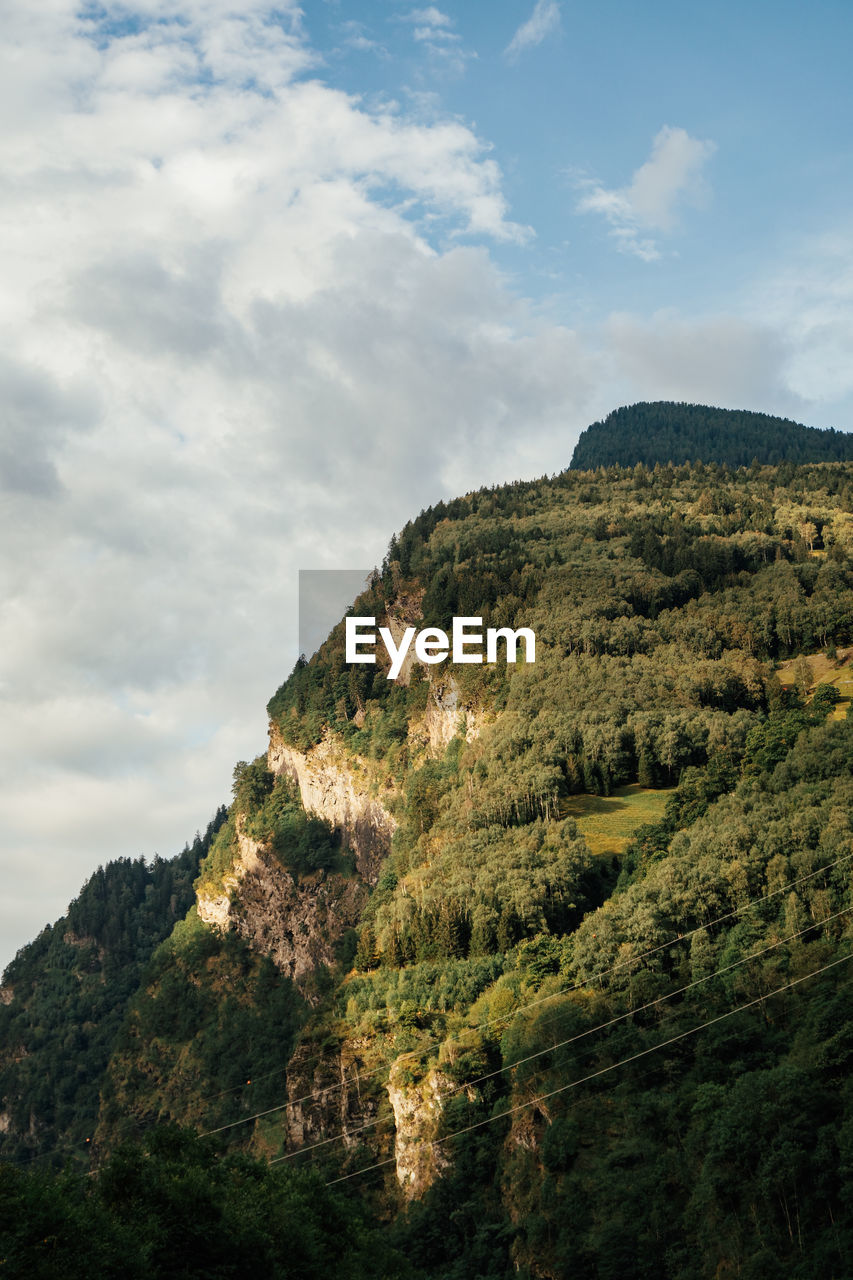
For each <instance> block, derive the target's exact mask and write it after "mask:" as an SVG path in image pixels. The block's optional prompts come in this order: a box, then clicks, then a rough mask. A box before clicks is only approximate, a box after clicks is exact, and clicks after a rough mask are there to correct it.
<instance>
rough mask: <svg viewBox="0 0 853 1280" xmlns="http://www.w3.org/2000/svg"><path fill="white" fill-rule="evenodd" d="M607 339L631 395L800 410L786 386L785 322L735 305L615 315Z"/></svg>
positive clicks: (787, 345) (615, 368) (790, 411)
mask: <svg viewBox="0 0 853 1280" xmlns="http://www.w3.org/2000/svg"><path fill="white" fill-rule="evenodd" d="M604 346H605V348H606V350H607V352H608V353H609V357H610V359H611V361H612V365H613V371H614V379H615V380H617V381H619V382H621V383H622V384H623V385H624V386H625V387H626V389H628V394H629V397H630V398H631V399H635V400H636V399H643V400H686V401H688V402H692V403H698V404H714V405H721V406H723V407H727V408H738V409H756V410H760V411H762V412H775V413H781V414H787V415H793V416H795V417H796V416H799V415H800V414H802V413H803V411H804V405H803V402H802V401H801V400H799V399H798V398H797V397H796V396H795V395H793V394H792V393H791V392H790V391H789V390H788V389H787V388H786V380H785V371H786V369H787V368H788V365H789V362H790V358H791V350H790V343H789V341H788V340H787V338H786V337H785V335H784V333H783V332H782V331H781V330H780V329H779V328H777V327H776V326H772V325H769V324H767V323H766V322H764V323H762V322H761V321H758V320H750V319H748V318H746V317H744V316H739V315H737V314H733V313H731V312H728V313H723V314H718V315H709V316H685V315H683V314H680V313H678V312H676V311H661V312H657V313H655V314H653V315H652V316H648V317H642V316H637V315H630V314H627V313H625V314H614V315H612V316H611V317H610V318H609V320H608V322H607V324H606V326H605V334H604Z"/></svg>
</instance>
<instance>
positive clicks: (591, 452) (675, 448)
mask: <svg viewBox="0 0 853 1280" xmlns="http://www.w3.org/2000/svg"><path fill="white" fill-rule="evenodd" d="M851 458H853V435H851V434H850V433H849V432H845V431H835V430H833V429H832V428H829V429H828V430H821V429H819V428H818V427H804V426H802V425H801V424H800V423H799V422H791V421H790V420H789V419H788V418H774V417H772V416H771V415H770V414H767V413H752V412H750V411H749V410H745V409H711V408H708V407H707V406H706V405H701V404H679V403H674V402H672V401H667V400H657V401H654V402H652V403H650V404H649V403H641V404H633V405H630V406H626V407H624V408H622V409H614V410H613V412H612V413H609V414H608V415H607V417H606V418H605V419H604V421H603V422H594V423H593V424H592V426H590V427H587V429H586V431H582V432H581V435H580V438H579V440H578V442H577V445H576V446H575V451H574V454H573V455H572V462H571V465H572V467H573V468H574V469H575V470H576V471H590V470H592V469H593V468H594V467H611V466H614V465H617V466H623V467H624V466H633V465H634V463H636V462H642V463H643V464H644V465H645V466H647V467H653V466H654V465H655V463H656V462H659V463H660V464H661V465H664V464H665V463H667V462H671V463H676V464H677V463H679V462H717V463H719V464H720V465H721V466H722V465H725V466H727V467H748V466H750V465H751V464H752V463H753V462H755V463H758V464H762V463H779V462H785V461H788V462H797V463H805V462H843V461H847V460H849V459H851Z"/></svg>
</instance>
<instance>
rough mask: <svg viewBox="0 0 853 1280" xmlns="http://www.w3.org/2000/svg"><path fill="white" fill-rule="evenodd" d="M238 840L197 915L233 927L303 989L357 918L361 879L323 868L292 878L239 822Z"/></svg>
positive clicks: (362, 893) (329, 960)
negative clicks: (218, 887)
mask: <svg viewBox="0 0 853 1280" xmlns="http://www.w3.org/2000/svg"><path fill="white" fill-rule="evenodd" d="M237 843H238V854H237V857H236V858H235V860H234V863H233V865H232V869H231V872H230V873H229V874H228V875H226V876H225V877H224V880H223V892H222V893H219V894H216V895H215V896H207V895H205V894H204V892H203V891H199V893H198V896H197V906H198V914H199V917H200V918H201V919H202V920H203V921H204V922H205V924H209V925H213V926H214V927H215V928H218V929H234V930H235V931H236V932H237V933H238V934H239V935H240V936H241V937H242V938H244V939H245V940H246V941H247V942H248V943H249V944H250V946H252V947H253V948H254V950H255V951H258V952H259V953H260V954H262V955H267V956H269V957H270V959H271V960H272V961H273V963H274V964H275V965H276V966H277V967H278V968H279V969H280V970H281V972H282V973H284V974H285V975H286V976H287V977H289V978H292V979H293V981H294V982H295V983H296V985H297V986H298V987H299V988H300V990H304V988H305V983H306V979H307V978H308V977H309V976H310V975H311V974H312V973H313V972H314V970H315V969H316V968H317V967H318V966H319V965H331V964H332V963H333V961H334V958H335V947H336V945H337V944H338V943H339V942H340V940H341V938H342V937H343V934H344V933H345V931H346V930H347V929H349V928H352V927H353V926H354V925H355V924H356V923H357V921H358V918H359V914H360V912H361V909H362V907H363V906H364V903H365V900H366V898H367V889H366V887H365V885H364V884H363V883H362V882H361V881H359V880H356V879H348V878H346V877H345V876H342V875H337V874H328V873H327V872H325V871H318V872H315V873H314V874H313V875H310V876H305V877H303V878H301V879H300V880H296V879H295V878H294V877H293V876H292V875H291V873H290V872H289V871H288V870H287V869H286V868H285V867H283V866H282V865H281V863H280V862H279V861H278V859H277V858H276V857H275V855H274V854H273V853H271V852H270V851H269V850H267V849H265V848H264V847H263V845H260V844H258V842H257V841H256V840H252V839H251V838H250V837H249V836H247V835H246V834H245V832H244V831H243V830H242V824H240V826H238V830H237Z"/></svg>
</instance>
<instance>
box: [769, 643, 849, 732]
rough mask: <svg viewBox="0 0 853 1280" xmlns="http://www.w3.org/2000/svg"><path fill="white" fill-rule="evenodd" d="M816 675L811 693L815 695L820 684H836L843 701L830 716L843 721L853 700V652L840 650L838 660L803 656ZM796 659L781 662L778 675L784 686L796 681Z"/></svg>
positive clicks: (817, 654)
mask: <svg viewBox="0 0 853 1280" xmlns="http://www.w3.org/2000/svg"><path fill="white" fill-rule="evenodd" d="M803 656H804V657H805V658H806V659H807V660H808V662H809V665H810V666H811V668H812V671H813V673H814V677H815V678H814V682H813V684H812V686H811V692H812V693H814V691H815V689H816V688H817V686H818V685H819V684H834V685H835V686H836V687H837V689H838V692H839V694H840V695H841V701H840V702H839V703H838V704H837V706H835V707H834V708H833V710H832V713H831V715H830V719H831V720H843V719H844V718H845V716H846V715H847V712H848V708H849V706H850V702H851V699H853V650H851V649H839V650H838V657H837V658H836V659H833V658H828V657H827V656H826V654H825V653H822V652H819V653H807V654H804V655H803ZM796 662H797V659H796V658H788V659H787V660H786V661H785V662H780V663H779V666H778V669H777V672H776V674H777V675H778V677H779V681H780V683H781V684H783V685H792V684H793V683H794V681H795V679H796V672H795V670H794V664H795V663H796Z"/></svg>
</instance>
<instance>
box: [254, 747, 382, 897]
mask: <svg viewBox="0 0 853 1280" xmlns="http://www.w3.org/2000/svg"><path fill="white" fill-rule="evenodd" d="M267 764H268V767H269V769H270V770H271V771H272V772H273V773H275V774H280V773H283V774H285V775H286V776H287V777H289V778H291V779H292V780H293V781H294V782H295V783H296V785H297V786H298V787H299V793H300V795H301V797H302V804H303V807H304V808H305V810H306V811H307V812H308V813H314V814H316V815H317V816H318V817H320V818H324V819H325V820H326V822H328V823H329V824H330V825H331V826H332V827H333V828H334V829H335V830H336V831H339V832H340V833H341V835H342V836H343V840H344V843H345V844H346V845H347V846H348V848H350V849H351V850H352V852H353V854H354V855H355V862H356V867H357V868H358V872H359V875H361V876H362V877H363V879H364V880H366V882H367V883H368V884H369V885H375V884H376V881H377V880H378V878H379V869H380V867H381V865H382V862H383V860H384V859H385V857H386V856H387V854H388V851H389V849H390V848H391V836H392V834H393V832H394V828H395V827H396V825H397V824H396V822H395V820H394V818H393V817H392V816H391V814H390V813H389V812H388V809H387V808H386V807H385V805H384V804H383V803H382V798H381V797H376V796H374V795H371V794H370V792H369V790H368V783H367V778H366V777H365V776H360V775H359V774H358V773H357V772H356V769H355V768H354V766H353V764H352V763H351V761H350V759H349V757H347V755H346V753H345V752H344V750H343V748H342V747H341V746H340V744H339V743H338V742H337V741H336V740H335V738H334V737H332V736H331V735H329V736H327V737H326V738H324V739H323V741H322V742H321V743H318V745H317V746H316V747H312V748H311V750H310V751H308V752H303V751H298V750H297V749H296V748H295V747H291V746H289V745H288V744H287V743H286V742H284V741H283V740H282V738H281V735H280V734H279V732H278V730H277V729H276V727H275V725H271V726H270V746H269V751H268V753H267Z"/></svg>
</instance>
